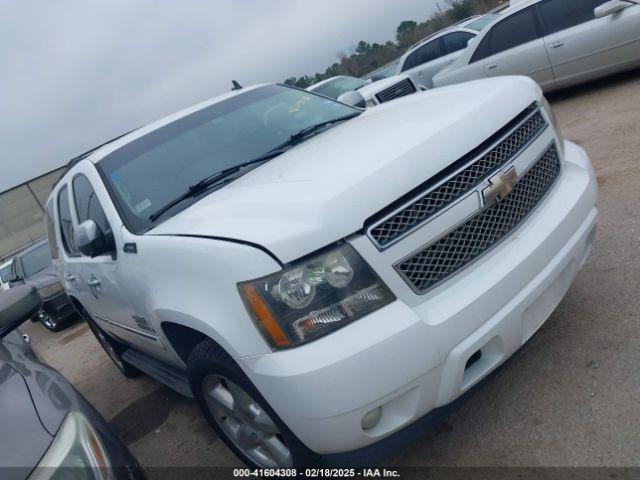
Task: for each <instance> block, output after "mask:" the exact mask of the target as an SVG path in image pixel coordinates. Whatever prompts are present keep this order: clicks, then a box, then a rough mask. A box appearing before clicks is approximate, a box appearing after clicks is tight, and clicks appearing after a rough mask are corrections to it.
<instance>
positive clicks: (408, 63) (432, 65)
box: [402, 38, 447, 88]
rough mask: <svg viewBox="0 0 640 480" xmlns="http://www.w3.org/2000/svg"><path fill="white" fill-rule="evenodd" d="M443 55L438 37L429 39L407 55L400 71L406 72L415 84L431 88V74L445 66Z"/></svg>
mask: <svg viewBox="0 0 640 480" xmlns="http://www.w3.org/2000/svg"><path fill="white" fill-rule="evenodd" d="M444 55H445V53H444V52H443V50H442V42H441V41H440V38H436V39H434V40H431V41H429V42H427V43H425V44H424V45H421V46H420V47H419V48H417V49H416V50H414V51H413V53H411V54H410V55H409V56H408V57H407V59H406V60H405V62H404V65H403V66H402V73H406V74H408V75H409V76H410V77H411V79H412V80H413V81H414V82H415V83H416V84H417V85H422V86H424V87H427V88H431V87H432V86H433V83H432V79H433V76H434V75H435V74H436V73H438V72H439V71H440V70H442V69H443V68H444V67H446V66H447V63H446V62H447V60H446V59H445V58H443V57H444Z"/></svg>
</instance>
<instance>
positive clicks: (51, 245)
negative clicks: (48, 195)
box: [44, 200, 58, 259]
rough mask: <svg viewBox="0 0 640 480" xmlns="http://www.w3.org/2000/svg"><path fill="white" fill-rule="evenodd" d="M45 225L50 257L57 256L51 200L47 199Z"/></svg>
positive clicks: (54, 257)
mask: <svg viewBox="0 0 640 480" xmlns="http://www.w3.org/2000/svg"><path fill="white" fill-rule="evenodd" d="M44 217H45V219H46V225H47V237H48V238H49V250H51V258H52V259H56V258H58V245H57V243H56V226H55V222H54V221H53V200H49V203H47V209H46V210H45V215H44Z"/></svg>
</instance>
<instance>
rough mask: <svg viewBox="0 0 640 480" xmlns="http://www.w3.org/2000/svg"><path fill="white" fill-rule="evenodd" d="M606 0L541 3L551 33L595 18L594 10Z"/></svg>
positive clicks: (553, 0) (565, 0) (567, 0)
mask: <svg viewBox="0 0 640 480" xmlns="http://www.w3.org/2000/svg"><path fill="white" fill-rule="evenodd" d="M604 2H605V0H549V1H546V2H543V3H541V4H540V9H541V11H542V17H543V18H544V22H545V24H546V26H547V30H548V32H549V34H552V33H556V32H559V31H560V30H564V29H566V28H571V27H575V26H576V25H580V24H581V23H585V22H588V21H590V20H594V19H595V18H596V17H595V14H594V10H595V9H596V7H599V6H600V5H602V4H603V3H604Z"/></svg>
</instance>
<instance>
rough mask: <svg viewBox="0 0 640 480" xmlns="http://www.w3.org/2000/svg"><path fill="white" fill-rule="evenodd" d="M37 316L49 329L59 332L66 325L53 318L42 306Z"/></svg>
mask: <svg viewBox="0 0 640 480" xmlns="http://www.w3.org/2000/svg"><path fill="white" fill-rule="evenodd" d="M36 318H37V319H38V320H39V321H40V323H41V324H42V325H44V327H45V328H46V329H47V330H51V331H52V332H59V331H60V330H62V329H63V328H64V325H61V324H62V322H56V321H55V320H54V319H53V318H51V315H49V314H48V313H47V312H45V311H44V310H43V309H42V308H41V309H40V310H38V313H37V314H36Z"/></svg>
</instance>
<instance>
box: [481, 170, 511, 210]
mask: <svg viewBox="0 0 640 480" xmlns="http://www.w3.org/2000/svg"><path fill="white" fill-rule="evenodd" d="M517 181H518V172H516V167H511V168H510V169H509V170H507V171H506V172H498V173H496V174H495V175H494V176H493V177H491V178H490V179H489V183H490V185H489V186H488V187H487V188H485V189H484V190H483V191H482V197H483V198H484V204H485V205H489V204H490V203H493V202H494V201H496V199H498V198H499V199H500V200H504V199H505V198H506V197H507V195H509V194H510V193H511V190H513V187H514V186H515V184H516V182H517Z"/></svg>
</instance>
